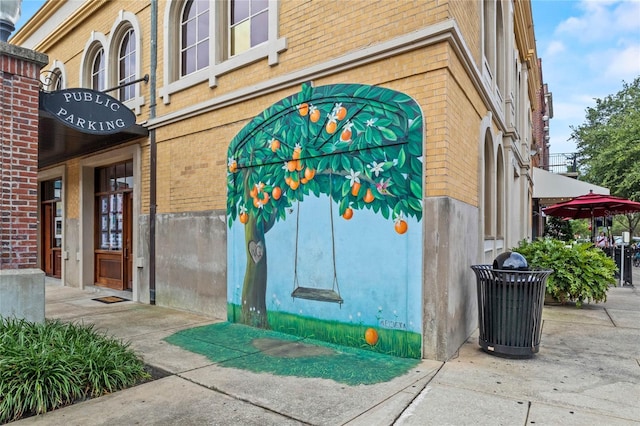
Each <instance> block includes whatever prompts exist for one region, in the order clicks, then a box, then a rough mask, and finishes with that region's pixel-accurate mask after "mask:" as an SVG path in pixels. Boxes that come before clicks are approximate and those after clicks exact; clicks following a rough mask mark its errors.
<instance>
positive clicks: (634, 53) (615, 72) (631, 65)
mask: <svg viewBox="0 0 640 426" xmlns="http://www.w3.org/2000/svg"><path fill="white" fill-rule="evenodd" d="M608 56H609V60H608V61H606V62H605V63H606V64H607V66H606V68H605V69H604V72H603V76H604V77H605V78H612V79H616V80H619V81H620V82H621V81H622V80H625V81H627V82H628V83H630V82H631V81H632V80H633V79H634V78H635V77H637V76H639V75H640V45H635V46H629V47H627V48H625V49H624V50H613V51H611V52H609V55H608ZM620 87H621V88H622V84H620Z"/></svg>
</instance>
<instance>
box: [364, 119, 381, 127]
mask: <svg viewBox="0 0 640 426" xmlns="http://www.w3.org/2000/svg"><path fill="white" fill-rule="evenodd" d="M376 121H378V119H377V118H376V117H374V118H370V119H368V120H367V121H366V122H365V125H366V126H367V127H373V126H374V125H375V124H376Z"/></svg>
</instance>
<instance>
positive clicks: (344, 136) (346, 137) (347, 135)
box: [340, 129, 352, 142]
mask: <svg viewBox="0 0 640 426" xmlns="http://www.w3.org/2000/svg"><path fill="white" fill-rule="evenodd" d="M351 135H352V132H351V129H344V130H343V131H342V133H341V134H340V140H341V141H342V142H348V141H350V140H351Z"/></svg>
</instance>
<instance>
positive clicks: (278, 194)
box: [271, 178, 291, 200]
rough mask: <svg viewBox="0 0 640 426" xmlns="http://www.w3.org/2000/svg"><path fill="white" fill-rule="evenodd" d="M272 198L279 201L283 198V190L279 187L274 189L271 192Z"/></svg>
mask: <svg viewBox="0 0 640 426" xmlns="http://www.w3.org/2000/svg"><path fill="white" fill-rule="evenodd" d="M289 179H291V178H289ZM271 196H272V197H273V199H274V200H279V199H280V197H282V189H280V187H279V186H276V187H274V188H273V190H272V191H271Z"/></svg>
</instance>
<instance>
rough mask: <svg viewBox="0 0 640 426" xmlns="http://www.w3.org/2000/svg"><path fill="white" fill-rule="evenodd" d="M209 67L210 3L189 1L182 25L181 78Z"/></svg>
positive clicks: (205, 0)
mask: <svg viewBox="0 0 640 426" xmlns="http://www.w3.org/2000/svg"><path fill="white" fill-rule="evenodd" d="M208 65H209V1H208V0H189V1H187V2H186V3H185V4H184V10H183V12H182V20H181V23H180V76H181V77H182V76H185V75H188V74H191V73H193V72H195V71H198V70H199V69H202V68H205V67H206V66H208Z"/></svg>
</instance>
